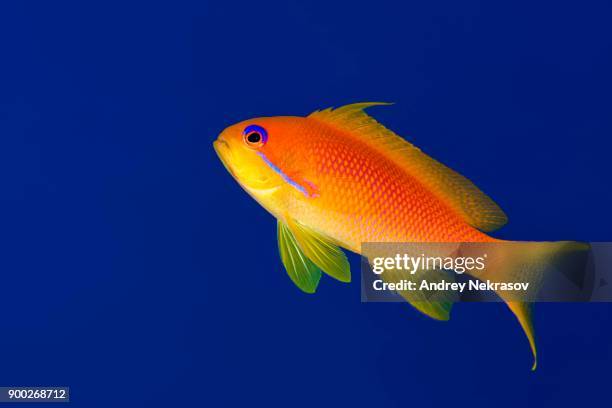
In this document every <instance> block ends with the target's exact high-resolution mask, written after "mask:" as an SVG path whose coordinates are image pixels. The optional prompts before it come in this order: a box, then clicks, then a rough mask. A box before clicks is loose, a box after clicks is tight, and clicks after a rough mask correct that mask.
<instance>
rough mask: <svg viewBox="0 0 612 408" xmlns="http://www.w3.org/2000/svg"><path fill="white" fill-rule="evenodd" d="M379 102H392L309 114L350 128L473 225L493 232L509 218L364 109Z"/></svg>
mask: <svg viewBox="0 0 612 408" xmlns="http://www.w3.org/2000/svg"><path fill="white" fill-rule="evenodd" d="M376 105H390V104H389V103H384V102H364V103H354V104H351V105H345V106H342V107H339V108H336V109H332V108H328V109H325V110H322V111H316V112H313V113H311V114H310V115H309V116H308V117H309V118H312V119H315V120H318V121H320V122H323V123H326V124H327V125H329V126H331V127H334V128H336V129H339V130H343V131H346V132H347V133H349V134H350V135H352V136H355V137H357V138H358V139H359V140H361V141H363V142H364V143H367V144H368V145H369V146H371V147H372V148H374V149H376V150H377V151H378V152H380V153H382V154H384V155H385V156H386V157H388V158H389V159H391V160H393V161H394V162H395V163H396V164H398V165H399V166H400V167H402V168H403V169H404V170H406V171H407V172H408V173H409V174H411V175H412V176H413V177H414V178H415V179H416V180H418V181H420V182H421V183H422V184H423V185H424V186H425V187H427V188H428V189H429V190H430V191H431V192H432V193H434V194H436V195H437V196H438V197H439V198H440V199H442V200H444V201H445V202H446V203H447V204H448V205H450V206H451V208H453V209H454V210H455V211H456V212H457V213H458V214H460V215H461V216H462V217H463V219H464V220H465V221H466V222H467V223H468V224H470V225H472V226H473V227H476V228H478V229H480V230H482V231H492V230H495V229H497V228H500V227H501V226H503V225H504V224H505V223H506V222H507V221H508V218H507V217H506V214H504V212H503V211H502V210H501V209H500V208H499V207H498V206H497V204H495V203H494V202H493V200H491V199H490V198H489V197H488V196H487V195H486V194H484V193H483V192H482V191H480V190H479V189H478V187H476V186H475V185H474V184H473V183H472V182H471V181H470V180H468V179H466V178H465V177H463V176H462V175H460V174H459V173H457V172H455V171H453V170H451V169H449V168H448V167H446V166H445V165H443V164H442V163H440V162H438V161H436V160H434V159H432V158H431V157H429V156H428V155H426V154H425V153H423V152H422V151H421V150H420V149H419V148H417V147H416V146H414V145H412V144H411V143H408V142H407V141H406V140H404V139H402V138H401V137H399V136H398V135H396V134H395V133H393V132H392V131H391V130H389V129H387V128H386V127H384V126H383V125H381V124H380V123H378V122H377V121H376V120H375V119H374V118H372V117H371V116H369V115H368V114H367V113H365V112H364V109H366V108H368V107H370V106H376Z"/></svg>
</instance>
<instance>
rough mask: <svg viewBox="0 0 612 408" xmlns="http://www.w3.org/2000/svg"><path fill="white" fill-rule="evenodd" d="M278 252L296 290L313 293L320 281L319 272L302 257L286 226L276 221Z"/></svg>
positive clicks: (301, 252) (310, 262)
mask: <svg viewBox="0 0 612 408" xmlns="http://www.w3.org/2000/svg"><path fill="white" fill-rule="evenodd" d="M277 235H278V251H279V253H280V257H281V260H282V261H283V265H284V266H285V269H286V270H287V274H289V277H290V278H291V280H292V281H293V283H295V284H296V286H297V287H298V288H300V289H301V290H303V291H304V292H306V293H314V292H315V291H316V290H317V286H318V285H319V280H320V279H321V270H320V269H319V268H318V267H317V266H316V265H315V264H314V263H313V262H312V261H311V260H310V259H308V258H307V257H306V255H304V252H303V251H302V250H301V249H300V247H299V245H298V243H297V241H296V239H295V237H294V236H293V233H292V232H291V231H290V230H289V227H287V225H286V224H284V223H283V222H281V221H278V224H277Z"/></svg>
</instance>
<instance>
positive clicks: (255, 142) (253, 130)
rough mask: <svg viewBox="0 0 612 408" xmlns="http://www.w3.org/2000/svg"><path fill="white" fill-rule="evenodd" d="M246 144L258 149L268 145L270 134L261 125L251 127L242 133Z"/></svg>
mask: <svg viewBox="0 0 612 408" xmlns="http://www.w3.org/2000/svg"><path fill="white" fill-rule="evenodd" d="M242 135H243V137H244V142H245V143H246V144H247V145H248V146H250V147H254V148H258V147H261V146H263V145H264V144H266V142H267V141H268V132H266V129H264V128H262V127H261V126H259V125H249V126H247V127H246V128H245V129H244V132H243V133H242Z"/></svg>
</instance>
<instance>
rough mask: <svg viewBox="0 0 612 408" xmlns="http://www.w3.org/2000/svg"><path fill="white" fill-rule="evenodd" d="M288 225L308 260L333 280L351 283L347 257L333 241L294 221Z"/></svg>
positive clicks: (288, 222)
mask: <svg viewBox="0 0 612 408" xmlns="http://www.w3.org/2000/svg"><path fill="white" fill-rule="evenodd" d="M287 225H288V227H289V229H290V230H291V232H292V233H293V236H294V237H295V239H296V241H297V243H298V245H299V247H300V248H301V249H302V251H303V252H304V254H305V255H306V257H307V258H308V259H310V260H311V261H312V262H313V263H314V264H315V265H317V266H318V267H319V268H320V269H321V270H322V271H323V272H325V273H326V274H328V275H329V276H331V277H332V278H335V279H338V280H339V281H341V282H350V281H351V267H350V265H349V262H348V260H347V259H346V255H344V252H342V250H341V249H340V248H338V246H337V245H336V244H334V243H333V241H332V240H331V239H329V238H328V237H326V236H324V235H322V234H320V233H318V232H316V231H313V230H312V229H311V228H309V227H307V226H305V225H302V224H300V223H299V222H297V221H295V220H292V219H288V220H287Z"/></svg>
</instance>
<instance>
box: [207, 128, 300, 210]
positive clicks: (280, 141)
mask: <svg viewBox="0 0 612 408" xmlns="http://www.w3.org/2000/svg"><path fill="white" fill-rule="evenodd" d="M304 121H305V118H302V117H293V116H277V117H265V118H254V119H250V120H245V121H242V122H240V123H237V124H235V125H232V126H229V127H227V128H226V129H225V130H223V132H221V134H220V135H219V136H218V137H217V140H215V141H214V142H213V146H214V149H215V151H216V153H217V155H218V156H219V158H220V160H221V161H222V162H223V165H224V166H225V168H226V169H227V171H228V172H229V173H230V174H231V175H232V176H233V177H234V179H236V181H237V182H238V183H239V184H240V185H241V186H242V187H243V188H244V189H245V190H247V192H249V193H250V194H251V195H253V196H255V198H260V197H261V196H263V195H266V196H269V195H271V194H277V193H281V192H287V191H290V190H292V189H293V190H295V189H297V190H300V189H302V190H303V189H304V188H305V187H302V185H301V184H298V182H297V181H295V179H297V178H298V177H299V174H301V173H302V170H303V168H304V167H305V166H306V165H307V163H306V162H307V160H305V158H304V157H302V156H301V155H302V153H301V151H300V144H301V143H300V138H302V137H303V133H304V124H305V122H304Z"/></svg>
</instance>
